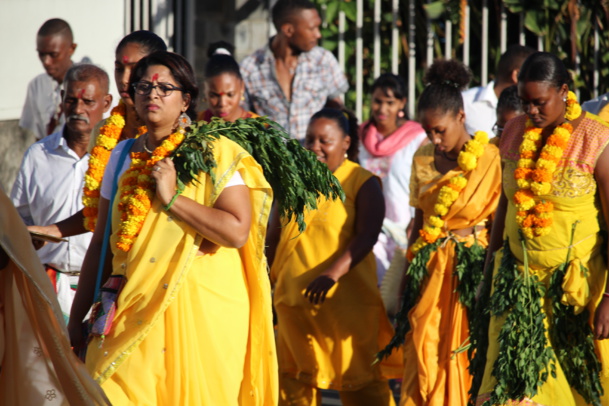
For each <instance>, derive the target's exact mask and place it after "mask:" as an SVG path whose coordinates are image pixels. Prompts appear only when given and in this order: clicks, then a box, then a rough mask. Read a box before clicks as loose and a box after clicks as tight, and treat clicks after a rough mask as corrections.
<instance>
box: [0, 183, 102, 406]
mask: <svg viewBox="0 0 609 406" xmlns="http://www.w3.org/2000/svg"><path fill="white" fill-rule="evenodd" d="M0 248H1V249H2V250H4V251H5V252H6V254H7V255H8V256H9V262H8V265H7V266H6V267H5V268H3V269H0V405H2V406H5V405H6V406H31V405H43V404H49V405H51V404H53V405H60V404H61V405H65V404H71V405H107V404H109V402H108V400H107V399H106V397H105V396H104V394H103V392H102V390H101V388H100V387H99V386H98V385H97V384H96V383H95V382H94V381H93V379H91V377H90V376H89V374H88V373H87V371H86V369H85V366H84V365H83V364H82V362H80V361H79V360H78V358H77V357H76V355H75V354H74V353H73V352H72V349H71V348H70V340H69V338H68V333H67V331H66V326H65V323H64V321H63V315H62V313H61V309H60V308H59V304H58V303H57V296H56V294H55V291H54V290H53V287H52V285H51V282H50V280H49V277H48V276H47V274H46V273H45V271H44V268H43V267H42V264H41V263H40V260H39V259H38V255H36V252H35V251H34V248H33V247H32V243H31V239H30V235H29V233H28V232H27V230H26V228H25V225H24V224H23V221H21V218H20V217H19V214H18V213H17V210H15V208H14V207H13V205H12V203H11V202H10V200H9V198H8V197H7V196H6V195H5V194H4V192H3V191H2V190H1V189H0Z"/></svg>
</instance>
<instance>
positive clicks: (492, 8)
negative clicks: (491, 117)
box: [314, 0, 609, 109]
mask: <svg viewBox="0 0 609 406" xmlns="http://www.w3.org/2000/svg"><path fill="white" fill-rule="evenodd" d="M314 2H315V3H316V4H317V5H318V7H319V8H320V10H321V14H322V18H323V20H324V24H323V29H322V36H323V40H322V45H323V46H324V47H325V48H327V49H329V50H331V51H336V50H337V47H338V38H339V36H338V12H339V11H340V10H342V11H344V12H345V16H346V20H347V27H346V32H345V34H344V38H345V41H346V47H345V49H346V61H347V63H346V68H345V69H346V74H347V77H348V78H349V81H350V84H351V88H350V90H349V92H348V94H347V97H346V103H347V106H349V107H353V106H355V99H356V94H355V38H356V17H357V15H356V1H355V0H314ZM391 3H392V2H391V1H387V0H381V23H380V27H379V28H380V33H381V71H382V72H388V71H390V70H391V25H392V21H393V16H392V12H391ZM468 4H469V7H470V28H469V38H470V63H469V64H470V67H471V68H472V71H473V73H474V80H473V81H472V86H475V85H478V84H480V78H481V54H482V49H481V42H482V1H467V0H427V1H426V0H416V1H415V12H416V15H415V25H416V30H415V31H416V32H415V44H416V70H417V71H416V81H417V83H416V88H417V94H418V93H419V92H420V91H421V90H422V88H423V83H422V77H423V72H424V70H425V68H426V65H427V63H426V52H427V49H426V41H427V27H428V22H429V24H430V26H431V30H432V32H433V36H434V47H433V54H434V58H441V57H444V49H445V44H446V21H447V20H450V21H451V22H452V24H453V29H452V41H451V43H452V57H453V58H457V59H460V60H462V59H463V40H464V35H465V32H464V28H465V27H464V17H465V7H466V5H468ZM487 4H488V10H489V31H488V41H489V53H488V55H489V61H488V67H489V80H490V79H492V78H493V72H494V67H495V66H496V63H497V61H498V60H499V56H500V54H501V51H500V33H499V27H500V21H501V14H500V9H501V5H502V4H503V6H504V7H505V9H506V11H507V14H508V18H507V23H508V38H507V39H508V41H507V43H508V45H510V44H515V43H518V35H519V32H518V31H519V25H520V15H521V14H522V15H523V16H524V26H525V28H526V30H525V35H526V44H527V45H529V46H531V47H533V48H537V45H538V37H541V38H542V44H543V48H544V50H546V51H549V52H553V53H555V54H556V55H558V56H559V57H560V58H561V59H562V60H563V61H564V62H565V64H566V65H567V67H568V68H569V69H570V70H571V71H572V73H573V78H574V84H575V88H576V89H579V91H580V93H581V99H582V100H587V99H589V98H590V97H591V96H592V91H593V83H594V82H593V73H594V68H595V62H594V41H595V38H594V28H595V26H597V27H598V33H599V38H598V39H599V49H600V52H599V53H598V60H597V63H598V66H597V69H598V72H599V78H600V82H599V94H600V93H604V92H607V91H609V26H608V25H609V0H488V1H487ZM408 5H409V0H399V11H398V22H397V24H398V27H399V33H400V34H399V42H400V47H399V48H400V51H399V55H400V67H399V74H401V75H402V76H403V77H404V78H406V77H407V73H408V72H407V69H408V63H407V58H408V30H407V22H408V14H407V13H408ZM373 18H374V0H364V18H363V20H364V26H363V29H362V35H363V43H364V51H363V65H364V72H363V76H364V94H365V99H364V109H366V107H367V106H368V104H369V101H368V100H369V89H370V86H371V85H372V82H373V81H374V79H375V78H374V77H373V63H374V61H373V55H374V49H373V47H374V40H373V38H374V21H373Z"/></svg>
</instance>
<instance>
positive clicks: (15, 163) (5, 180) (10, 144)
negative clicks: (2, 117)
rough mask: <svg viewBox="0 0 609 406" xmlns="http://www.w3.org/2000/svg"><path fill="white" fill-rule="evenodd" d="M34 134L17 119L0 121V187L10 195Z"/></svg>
mask: <svg viewBox="0 0 609 406" xmlns="http://www.w3.org/2000/svg"><path fill="white" fill-rule="evenodd" d="M35 140H36V139H35V137H34V134H33V133H31V132H29V131H28V130H24V129H23V128H21V127H19V120H7V121H0V187H1V188H2V189H4V191H5V192H6V194H8V195H10V193H11V189H12V187H13V182H14V181H15V177H16V176H17V172H18V171H19V167H20V166H21V160H22V159H23V154H25V151H26V150H27V149H28V147H29V146H30V145H32V144H33V143H34V141H35Z"/></svg>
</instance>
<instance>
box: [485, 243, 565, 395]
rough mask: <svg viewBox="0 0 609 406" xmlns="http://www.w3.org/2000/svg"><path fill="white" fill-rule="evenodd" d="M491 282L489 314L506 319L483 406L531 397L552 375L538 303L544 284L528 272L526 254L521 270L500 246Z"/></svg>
mask: <svg viewBox="0 0 609 406" xmlns="http://www.w3.org/2000/svg"><path fill="white" fill-rule="evenodd" d="M506 246H507V247H509V245H507V243H506ZM504 247H505V246H504ZM493 283H494V285H495V291H494V292H493V294H492V296H491V299H490V305H489V307H490V310H491V315H492V316H495V317H501V316H504V315H506V319H505V321H504V324H503V326H502V327H501V331H500V332H499V338H498V341H499V355H498V356H497V360H496V361H495V364H494V365H493V372H492V374H493V376H494V377H495V378H496V379H497V384H496V385H495V388H494V389H493V391H492V393H491V398H490V399H489V400H488V401H487V402H485V403H484V406H490V405H497V404H505V403H507V401H508V400H517V401H520V400H523V399H524V398H525V397H533V396H535V394H537V391H538V389H539V387H540V386H541V385H542V384H543V383H545V382H546V381H547V379H548V373H549V374H551V375H552V377H554V378H555V377H556V364H555V361H556V358H555V357H554V352H553V351H552V348H550V347H549V346H548V340H547V338H546V328H545V326H544V319H545V315H544V312H543V308H542V304H541V299H542V298H543V297H544V296H545V287H544V286H543V284H542V283H541V282H540V281H539V279H538V277H537V276H536V275H530V274H529V272H528V264H527V260H526V254H525V269H524V272H521V271H520V270H519V269H518V265H517V263H516V258H515V257H514V255H513V254H512V252H511V250H510V249H509V248H507V249H504V251H503V257H502V258H501V265H500V267H499V270H498V272H497V275H496V276H495V277H494V280H493Z"/></svg>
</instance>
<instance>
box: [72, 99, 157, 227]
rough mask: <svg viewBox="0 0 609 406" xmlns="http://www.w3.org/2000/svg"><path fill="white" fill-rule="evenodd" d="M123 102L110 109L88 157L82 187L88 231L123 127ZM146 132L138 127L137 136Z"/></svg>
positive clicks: (95, 221) (93, 223) (94, 219)
mask: <svg viewBox="0 0 609 406" xmlns="http://www.w3.org/2000/svg"><path fill="white" fill-rule="evenodd" d="M125 114H126V108H125V104H124V103H123V102H122V101H120V102H119V103H118V105H117V106H116V107H114V108H113V109H112V112H111V113H110V117H108V119H107V120H106V122H105V123H104V125H103V126H102V127H101V128H100V129H99V136H98V137H97V140H96V142H95V147H94V148H93V150H92V151H91V156H90V157H89V167H88V169H87V172H86V173H85V186H84V188H83V196H82V202H83V205H84V206H85V207H84V209H83V215H84V226H85V228H86V229H87V230H89V231H95V225H96V224H97V214H98V207H99V197H100V187H101V182H102V179H103V177H104V172H105V170H106V165H108V161H109V160H110V155H111V153H112V150H113V149H114V147H116V144H118V141H119V139H120V138H121V134H122V132H123V128H124V127H125ZM145 132H146V127H140V128H138V136H139V135H141V134H143V133H145Z"/></svg>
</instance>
